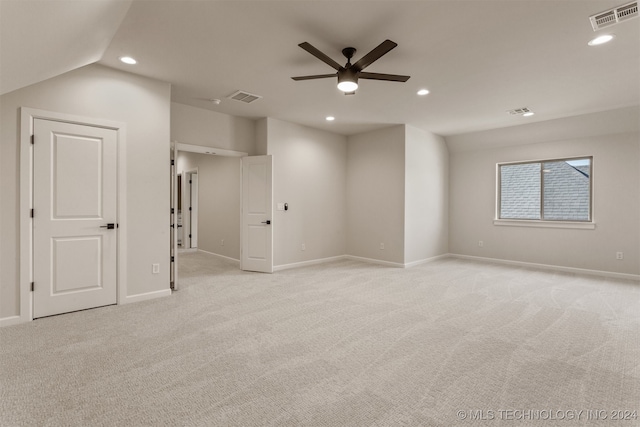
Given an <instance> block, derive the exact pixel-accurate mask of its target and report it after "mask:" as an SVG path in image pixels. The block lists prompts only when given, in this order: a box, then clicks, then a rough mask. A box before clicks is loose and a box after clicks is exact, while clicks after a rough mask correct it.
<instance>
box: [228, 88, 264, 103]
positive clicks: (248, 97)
mask: <svg viewBox="0 0 640 427" xmlns="http://www.w3.org/2000/svg"><path fill="white" fill-rule="evenodd" d="M228 98H229V99H235V100H236V101H240V102H244V103H245V104H251V103H252V102H253V101H257V100H258V99H260V98H262V97H261V96H260V95H254V94H252V93H249V92H245V91H242V90H239V91H237V92H233V93H232V94H231V95H229V96H228Z"/></svg>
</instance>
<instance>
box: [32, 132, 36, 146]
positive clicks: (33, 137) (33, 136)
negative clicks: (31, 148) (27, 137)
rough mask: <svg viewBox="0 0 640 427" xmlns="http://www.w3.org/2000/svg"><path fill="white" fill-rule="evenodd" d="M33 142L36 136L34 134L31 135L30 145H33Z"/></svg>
mask: <svg viewBox="0 0 640 427" xmlns="http://www.w3.org/2000/svg"><path fill="white" fill-rule="evenodd" d="M35 143H36V136H35V134H34V135H31V145H33V144H35Z"/></svg>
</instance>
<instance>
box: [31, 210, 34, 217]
mask: <svg viewBox="0 0 640 427" xmlns="http://www.w3.org/2000/svg"><path fill="white" fill-rule="evenodd" d="M33 215H34V213H33V209H31V218H33Z"/></svg>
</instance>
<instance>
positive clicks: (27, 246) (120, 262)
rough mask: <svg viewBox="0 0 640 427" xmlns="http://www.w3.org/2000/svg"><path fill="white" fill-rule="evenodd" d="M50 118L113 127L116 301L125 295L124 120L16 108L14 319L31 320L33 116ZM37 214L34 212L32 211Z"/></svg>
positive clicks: (122, 301)
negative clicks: (17, 181)
mask: <svg viewBox="0 0 640 427" xmlns="http://www.w3.org/2000/svg"><path fill="white" fill-rule="evenodd" d="M36 119H42V120H52V121H58V122H66V123H74V124H79V125H87V126H94V127H102V128H107V129H113V130H115V131H116V133H117V139H118V141H117V150H118V155H117V166H116V169H117V172H116V174H117V181H118V182H117V187H116V188H117V193H118V195H117V205H118V206H117V215H118V218H117V223H118V224H119V228H118V239H117V242H118V243H117V261H116V269H117V273H116V280H117V303H118V304H123V303H124V302H125V299H126V297H127V277H126V272H127V265H126V264H127V253H126V252H127V216H126V212H127V209H126V208H127V206H126V200H127V192H126V190H127V185H126V178H127V176H126V150H124V147H126V124H125V123H122V122H115V121H111V120H103V119H96V118H93V117H83V116H77V115H72V114H65V113H57V112H52V111H46V110H39V109H35V108H27V107H21V108H20V271H19V277H20V278H19V284H20V315H19V316H18V317H19V319H16V322H15V323H22V322H28V321H31V320H33V294H32V292H31V282H32V281H33V219H32V218H31V209H32V208H33V146H32V145H31V135H33V125H34V120H36ZM35 214H36V215H37V214H38V213H37V212H36V213H35Z"/></svg>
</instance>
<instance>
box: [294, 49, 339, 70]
mask: <svg viewBox="0 0 640 427" xmlns="http://www.w3.org/2000/svg"><path fill="white" fill-rule="evenodd" d="M298 46H300V47H301V48H303V49H304V50H306V51H307V52H309V53H310V54H311V55H313V56H315V57H316V58H318V59H319V60H320V61H322V62H324V63H325V64H327V65H329V66H330V67H331V68H334V69H336V70H339V69H340V68H342V66H341V65H340V64H338V63H337V62H336V61H334V60H333V59H331V58H329V57H328V56H327V55H325V54H324V53H322V52H320V51H319V50H318V49H316V48H315V47H313V46H311V45H310V44H309V43H307V42H304V43H300V44H299V45H298Z"/></svg>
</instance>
